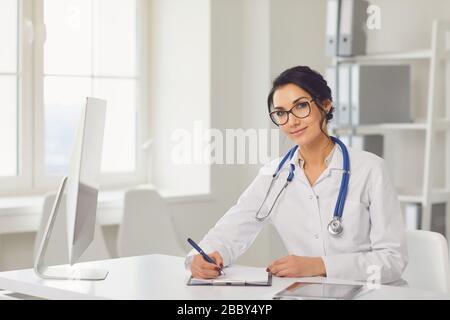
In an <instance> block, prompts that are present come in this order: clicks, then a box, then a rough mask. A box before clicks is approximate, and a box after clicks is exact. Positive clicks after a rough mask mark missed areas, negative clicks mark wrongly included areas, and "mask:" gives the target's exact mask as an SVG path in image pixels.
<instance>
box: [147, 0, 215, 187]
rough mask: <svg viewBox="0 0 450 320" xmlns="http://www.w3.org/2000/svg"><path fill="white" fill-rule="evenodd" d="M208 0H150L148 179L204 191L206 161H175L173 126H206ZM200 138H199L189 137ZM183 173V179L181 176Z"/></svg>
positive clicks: (208, 36) (156, 182)
mask: <svg viewBox="0 0 450 320" xmlns="http://www.w3.org/2000/svg"><path fill="white" fill-rule="evenodd" d="M209 4H210V1H209V0H190V1H183V0H152V1H151V8H150V11H151V14H150V18H149V20H150V21H149V25H150V41H149V42H150V55H151V63H150V75H151V77H150V106H151V112H150V130H151V132H152V134H151V135H152V138H153V139H154V142H153V145H152V146H151V151H150V152H151V157H152V168H153V170H152V182H153V183H154V184H155V185H156V186H158V187H159V188H163V189H171V190H179V191H182V190H190V191H191V192H208V191H209V183H208V181H209V168H208V166H207V165H201V164H193V165H192V164H186V165H184V164H183V165H174V163H173V161H172V160H175V161H176V160H179V158H178V159H173V158H172V150H173V146H174V145H175V144H177V143H178V142H176V141H172V140H171V138H172V134H173V132H174V130H176V129H184V130H187V132H191V133H193V128H194V122H195V121H199V122H200V123H201V124H202V125H203V128H205V129H206V128H208V127H209V125H210V72H211V70H210V5H209ZM192 142H193V143H194V142H199V141H192ZM180 177H183V179H180Z"/></svg>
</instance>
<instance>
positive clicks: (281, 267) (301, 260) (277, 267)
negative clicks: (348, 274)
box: [267, 255, 326, 278]
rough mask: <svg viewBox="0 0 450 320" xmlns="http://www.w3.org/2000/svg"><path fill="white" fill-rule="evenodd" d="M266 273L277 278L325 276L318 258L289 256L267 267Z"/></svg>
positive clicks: (323, 268) (322, 265) (322, 264)
mask: <svg viewBox="0 0 450 320" xmlns="http://www.w3.org/2000/svg"><path fill="white" fill-rule="evenodd" d="M267 271H268V272H271V273H272V274H274V275H275V276H277V277H289V278H297V277H315V276H325V275H326V270H325V264H324V263H323V260H322V258H320V257H299V256H294V255H290V256H287V257H284V258H281V259H278V260H276V261H274V262H272V264H271V265H270V266H269V267H267Z"/></svg>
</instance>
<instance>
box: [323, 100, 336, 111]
mask: <svg viewBox="0 0 450 320" xmlns="http://www.w3.org/2000/svg"><path fill="white" fill-rule="evenodd" d="M332 107H333V102H332V101H331V100H330V99H326V100H323V101H322V108H323V109H324V110H325V111H326V113H327V114H328V113H330V111H331V108H332Z"/></svg>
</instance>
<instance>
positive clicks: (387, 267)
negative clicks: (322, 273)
mask: <svg viewBox="0 0 450 320" xmlns="http://www.w3.org/2000/svg"><path fill="white" fill-rule="evenodd" d="M348 152H349V156H350V172H351V173H350V181H349V187H348V193H347V199H346V201H345V206H344V212H343V217H342V224H343V227H344V231H343V233H342V234H341V235H340V236H339V237H333V236H332V235H330V234H329V233H328V230H327V226H328V223H329V222H330V221H331V219H332V217H333V212H334V208H335V205H336V200H337V196H338V193H339V188H340V185H341V178H342V166H343V162H342V151H341V149H340V148H339V147H338V146H336V148H335V151H334V152H333V154H332V158H331V161H330V162H329V165H328V167H327V168H326V170H324V172H323V173H322V174H321V176H320V177H319V178H318V179H317V181H316V182H315V184H314V186H312V187H311V185H310V183H309V181H308V179H307V178H306V176H305V173H304V171H303V169H302V168H300V166H299V164H298V150H297V152H296V154H295V155H294V156H293V158H292V160H291V163H293V164H295V166H296V170H295V177H294V179H293V180H292V182H291V183H290V184H289V186H288V187H287V189H286V190H285V191H284V192H283V194H282V195H281V196H280V198H279V199H278V202H277V204H276V205H275V207H274V209H273V211H272V213H271V215H270V216H269V218H267V219H266V220H265V222H258V221H257V220H255V213H256V212H257V210H258V208H259V206H260V205H261V203H262V201H263V199H264V197H265V195H266V192H267V189H268V187H269V185H270V182H271V179H272V174H273V172H274V171H275V168H276V166H277V164H278V163H279V161H280V159H277V160H275V161H272V162H271V163H269V164H267V165H265V166H264V167H263V168H261V170H260V172H259V174H258V176H257V177H256V178H255V179H254V181H253V182H252V183H251V184H250V186H249V187H248V188H247V189H246V190H245V191H244V193H243V194H242V195H241V197H240V198H239V200H238V202H237V203H236V204H235V205H234V206H233V207H232V208H230V209H229V210H228V212H227V213H226V214H225V215H224V216H223V217H222V218H221V219H220V220H219V221H218V222H217V224H216V225H215V226H214V227H213V228H212V229H211V230H209V232H208V233H207V234H206V236H205V237H204V238H203V240H202V241H201V242H200V243H199V245H200V247H201V248H203V250H204V251H205V252H207V253H209V252H213V251H218V252H219V253H220V254H221V255H222V257H223V259H224V264H225V266H227V265H230V264H232V263H233V262H234V261H235V260H236V259H237V258H238V257H239V256H240V255H241V254H242V253H244V252H245V251H246V250H247V249H248V248H249V247H250V245H251V244H252V243H253V241H254V240H255V238H256V236H257V235H258V233H259V232H260V231H261V229H262V227H263V226H264V224H266V223H272V224H273V225H274V227H275V229H276V230H277V231H278V233H279V235H280V237H281V239H282V241H283V243H284V245H285V247H286V249H287V251H288V252H289V254H292V255H298V256H310V257H322V259H323V261H324V264H325V268H326V273H327V276H328V277H330V278H337V279H349V280H361V281H366V280H369V281H373V280H376V276H377V274H376V272H377V270H379V271H380V273H379V274H380V276H381V282H383V283H386V282H392V281H396V280H399V279H400V278H401V274H402V272H403V270H404V268H405V267H406V264H407V252H406V245H405V230H404V225H403V219H402V215H401V208H400V204H399V200H398V196H397V193H396V190H395V189H394V187H393V185H392V182H391V180H390V178H389V175H388V172H387V170H386V167H385V164H384V160H383V159H381V158H379V157H378V156H376V155H374V154H372V153H369V152H365V151H361V150H357V149H353V148H350V147H349V148H348ZM288 167H289V166H288V165H287V164H285V166H284V169H283V170H282V171H281V173H280V176H279V179H278V180H277V182H276V183H275V186H274V187H273V189H272V191H271V194H270V195H269V197H268V199H267V201H266V204H265V206H264V207H263V209H262V211H261V213H263V214H265V213H267V212H268V210H269V208H270V206H271V205H272V203H273V200H274V198H275V197H276V195H277V194H278V192H279V190H281V188H282V186H283V185H284V183H285V182H286V177H287V175H288V172H289V169H288ZM194 254H197V252H196V251H191V252H190V253H189V255H188V257H187V260H186V265H187V266H188V265H189V263H190V261H191V260H192V255H194Z"/></svg>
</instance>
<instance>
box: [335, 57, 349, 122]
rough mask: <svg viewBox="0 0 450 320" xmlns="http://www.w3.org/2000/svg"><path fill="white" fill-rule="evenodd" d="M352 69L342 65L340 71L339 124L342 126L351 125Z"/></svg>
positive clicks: (347, 65)
mask: <svg viewBox="0 0 450 320" xmlns="http://www.w3.org/2000/svg"><path fill="white" fill-rule="evenodd" d="M350 67H351V65H349V64H341V65H339V69H338V84H337V86H338V112H337V115H338V117H337V119H338V121H337V123H338V125H340V126H347V125H350V85H351V82H350V81H351V79H350Z"/></svg>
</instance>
